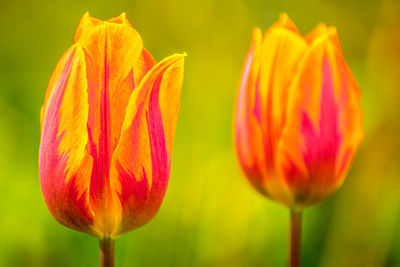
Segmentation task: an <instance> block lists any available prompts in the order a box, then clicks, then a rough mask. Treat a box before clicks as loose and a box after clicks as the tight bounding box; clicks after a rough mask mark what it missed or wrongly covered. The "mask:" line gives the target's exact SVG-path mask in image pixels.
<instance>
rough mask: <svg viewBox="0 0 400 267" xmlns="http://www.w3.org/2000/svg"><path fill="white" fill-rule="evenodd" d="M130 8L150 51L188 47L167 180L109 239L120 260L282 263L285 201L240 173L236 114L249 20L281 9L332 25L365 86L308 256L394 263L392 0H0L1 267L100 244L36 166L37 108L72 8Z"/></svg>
mask: <svg viewBox="0 0 400 267" xmlns="http://www.w3.org/2000/svg"><path fill="white" fill-rule="evenodd" d="M86 11H90V13H91V15H93V16H95V17H98V18H101V19H108V18H111V17H114V16H117V15H119V14H120V13H121V12H123V11H125V12H126V13H127V16H128V18H129V19H130V21H131V22H132V24H133V25H134V27H135V28H136V29H137V30H138V31H139V33H140V34H141V36H142V38H143V40H144V44H145V46H146V47H147V48H148V49H149V50H150V51H151V53H152V54H153V56H154V57H155V58H156V59H157V60H161V59H162V58H164V57H165V56H167V55H170V54H172V53H175V52H183V51H185V52H187V53H188V56H187V58H186V66H185V80H184V88H183V94H182V101H181V110H180V116H179V120H178V126H177V132H176V139H175V144H174V153H173V162H172V172H171V177H170V183H169V188H168V191H167V194H166V197H165V200H164V203H163V205H162V207H161V209H160V211H159V213H158V215H157V216H156V217H155V218H154V220H152V221H151V222H150V223H149V224H147V225H146V226H144V227H142V228H140V229H138V230H136V231H133V232H131V233H128V234H126V235H124V236H122V237H121V238H119V239H118V240H117V242H116V266H121V267H122V266H141V267H146V266H151V267H157V266H163V267H167V266H184V267H186V266H218V267H220V266H232V267H234V266H246V267H247V266H255V267H257V266H272V267H275V266H276V267H279V266H286V264H287V245H288V244H287V243H288V210H287V209H286V208H284V207H283V206H281V205H279V204H276V203H274V202H272V201H270V200H267V199H265V198H263V197H262V196H261V195H259V194H258V193H256V191H255V190H253V188H251V187H250V186H249V185H248V183H247V182H246V180H245V179H244V177H243V175H242V173H241V170H240V168H239V166H238V164H237V161H236V158H235V154H234V149H233V142H232V140H233V138H232V114H233V105H234V99H235V94H236V89H237V85H238V81H239V75H240V71H241V68H242V63H243V60H244V57H245V54H246V53H247V49H248V47H249V43H250V39H251V32H252V29H253V28H254V27H255V26H257V25H259V26H261V27H262V28H263V30H265V29H266V28H267V27H269V26H270V25H271V24H272V23H273V22H274V21H275V20H276V19H277V18H278V15H279V13H280V12H283V11H285V12H287V13H288V14H289V16H291V18H292V19H293V20H294V21H295V22H296V24H297V25H298V27H299V29H300V31H301V32H302V33H303V34H305V33H307V32H308V31H310V30H311V29H312V28H313V27H314V26H315V25H316V24H317V23H319V22H325V23H327V24H328V25H335V26H337V28H338V32H339V37H340V39H341V44H342V47H343V53H344V56H345V59H346V61H347V63H348V65H349V66H350V68H351V69H352V71H353V73H354V75H355V77H356V79H357V81H358V82H359V85H360V87H361V90H362V95H363V96H362V107H363V111H364V126H365V138H364V140H363V142H362V144H361V147H360V149H359V152H358V155H357V157H356V159H355V162H354V164H353V168H352V169H351V171H350V173H349V175H348V178H347V180H346V182H345V183H344V185H343V187H342V188H341V189H340V190H339V191H338V192H336V193H335V194H333V195H332V196H331V197H329V198H328V199H327V200H326V201H324V202H323V203H321V204H319V205H317V206H315V207H312V208H309V209H308V210H306V212H305V214H304V228H303V234H304V235H303V236H304V240H303V255H302V257H303V262H304V266H322V267H338V266H340V267H358V266H360V267H369V266H371V267H375V266H400V227H399V226H400V214H399V211H400V175H399V172H400V165H399V157H400V156H399V154H400V153H399V151H400V140H399V133H400V127H399V116H400V105H399V99H400V90H399V89H400V86H399V84H400V2H399V1H398V0H382V1H379V0H375V1H373V0H370V1H367V0H355V1H347V0H321V1H320V0H303V1H297V2H294V1H288V0H282V1H278V0H276V1H266V0H220V1H217V0H202V1H188V0H164V1H156V0H137V1H126V0H115V1H104V0H96V1H95V0H92V1H81V0H69V1H60V2H59V1H51V0H37V1H29V0H24V1H18V0H16V1H5V0H1V1H0V266H26V267H28V266H51V267H62V266H85V267H86V266H98V264H99V260H98V243H97V240H96V239H95V238H93V237H90V236H88V235H85V234H82V233H78V232H75V231H72V230H69V229H67V228H65V227H64V226H61V225H60V224H58V223H57V222H56V221H55V220H54V219H53V218H52V216H51V215H50V213H49V212H48V210H47V208H46V206H45V203H44V201H43V198H42V194H41V190H40V184H39V177H38V148H39V139H40V129H39V109H40V106H41V104H42V102H43V99H44V94H45V89H46V86H47V82H48V80H49V78H50V74H51V72H52V70H53V68H54V67H55V64H56V62H57V61H58V59H59V57H60V56H61V54H62V53H63V52H64V51H65V50H66V49H67V48H68V47H69V46H70V45H71V44H72V38H73V33H74V30H75V27H76V26H77V24H78V21H79V19H80V17H81V16H82V15H83V14H84V13H85V12H86Z"/></svg>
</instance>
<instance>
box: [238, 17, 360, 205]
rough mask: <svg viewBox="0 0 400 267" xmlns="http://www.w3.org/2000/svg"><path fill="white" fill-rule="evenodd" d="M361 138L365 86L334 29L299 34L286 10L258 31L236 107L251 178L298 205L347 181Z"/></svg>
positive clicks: (245, 163) (322, 27) (241, 147)
mask: <svg viewBox="0 0 400 267" xmlns="http://www.w3.org/2000/svg"><path fill="white" fill-rule="evenodd" d="M362 137H363V129H362V113H361V108H360V91H359V88H358V86H357V83H356V81H355V79H354V77H353V75H352V74H351V72H350V70H349V68H348V66H347V65H346V63H345V61H344V59H343V55H342V51H341V47H340V44H339V40H338V37H337V32H336V29H335V28H334V27H327V26H325V25H323V24H321V25H319V26H317V27H316V28H315V29H314V30H313V31H312V32H311V33H309V34H308V35H306V36H305V37H302V36H301V34H300V33H299V31H298V30H297V28H296V26H295V24H294V23H293V22H292V21H291V20H290V18H289V17H288V16H287V15H286V14H283V15H281V17H280V19H279V21H278V22H276V23H275V24H274V25H273V26H272V27H271V28H270V29H268V31H267V32H266V33H265V34H264V36H262V33H261V30H260V29H258V28H257V29H255V30H254V33H253V40H252V43H251V47H250V51H249V53H248V56H247V59H246V61H245V65H244V70H243V73H242V78H241V83H240V87H239V91H238V96H237V104H236V112H235V141H236V151H237V154H238V158H239V162H240V164H241V166H242V168H243V170H244V172H245V174H246V176H247V178H248V180H249V181H250V182H251V184H252V185H253V186H254V187H255V188H256V189H257V190H258V191H260V192H261V193H262V194H264V195H266V196H268V197H270V198H272V199H274V200H277V201H279V202H281V203H283V204H285V205H287V206H288V207H290V208H292V209H294V210H301V209H303V208H304V207H307V206H309V205H312V204H315V203H317V202H319V201H321V200H322V199H324V198H325V197H326V196H327V195H329V194H330V193H331V192H332V191H334V190H335V189H337V188H338V187H339V186H340V185H341V184H342V182H343V180H344V178H345V176H346V173H347V171H348V169H349V166H350V163H351V162H352V160H353V158H354V154H355V152H356V150H357V147H358V145H359V143H360V141H361V139H362Z"/></svg>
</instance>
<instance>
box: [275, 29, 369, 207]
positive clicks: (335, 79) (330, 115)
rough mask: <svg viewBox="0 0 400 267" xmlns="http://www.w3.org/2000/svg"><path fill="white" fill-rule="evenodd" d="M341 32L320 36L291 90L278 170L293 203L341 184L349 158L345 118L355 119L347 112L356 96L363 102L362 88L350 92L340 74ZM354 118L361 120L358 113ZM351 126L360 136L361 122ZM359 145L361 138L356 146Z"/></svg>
mask: <svg viewBox="0 0 400 267" xmlns="http://www.w3.org/2000/svg"><path fill="white" fill-rule="evenodd" d="M335 34H336V33H335V31H332V30H328V29H327V30H326V31H325V34H320V35H319V37H318V38H316V39H315V40H314V42H313V43H312V45H311V48H310V49H309V51H308V53H307V54H306V56H305V57H304V60H303V62H302V63H301V66H300V71H299V74H298V76H297V77H296V79H295V80H294V82H293V85H292V87H291V89H290V99H289V106H288V118H287V123H286V126H285V129H284V131H283V134H282V138H281V140H280V142H279V147H278V151H277V154H278V157H277V169H278V171H279V173H280V175H281V176H282V177H284V179H285V180H286V182H287V183H288V185H289V187H290V188H291V190H292V191H293V195H294V197H293V200H292V201H293V203H295V204H296V205H297V206H299V207H305V206H308V205H311V204H314V203H316V202H319V201H320V200H321V199H323V198H324V197H325V196H326V195H328V194H329V193H331V192H332V191H333V190H335V189H336V188H337V187H338V186H339V185H340V183H341V181H340V180H339V179H338V177H337V171H335V170H336V169H337V167H336V165H337V162H338V158H339V157H340V154H343V152H340V151H341V150H342V148H343V141H344V140H343V138H344V128H343V126H344V125H343V122H342V121H343V120H344V119H345V116H348V118H351V117H352V116H349V113H346V115H345V114H344V113H343V111H344V108H345V107H346V106H348V104H349V102H348V100H349V99H350V98H351V99H352V101H353V105H354V104H355V102H357V101H356V99H357V100H358V103H359V99H358V97H359V95H358V94H355V93H356V91H357V90H355V89H357V87H356V88H351V90H349V88H348V87H349V84H348V83H347V82H346V79H347V78H349V77H347V78H346V77H345V76H343V72H338V71H337V70H338V69H339V68H338V60H337V59H338V58H339V59H342V55H341V50H340V47H337V46H336V45H337V44H338V43H336V42H332V40H331V38H332V36H333V35H335ZM340 62H341V64H342V63H343V62H344V61H343V60H340ZM351 86H354V84H353V85H351ZM350 95H351V96H350ZM358 108H359V107H358ZM352 110H353V111H354V110H355V109H354V108H353V109H352ZM359 110H360V109H359ZM353 119H354V120H360V118H359V116H358V115H356V116H355V117H353ZM353 119H350V120H353ZM347 120H349V119H347ZM360 122H361V120H360ZM347 124H348V125H347V126H346V127H351V128H354V126H353V125H357V128H359V129H357V131H355V132H354V133H353V134H350V136H353V135H354V134H356V135H357V136H358V137H359V132H360V131H362V130H361V129H362V126H361V124H360V123H359V122H356V123H355V124H354V123H353V122H349V121H347ZM346 138H347V137H346ZM359 141H361V139H360V138H357V142H356V143H357V144H354V143H353V144H352V145H353V147H357V146H358V143H359ZM346 151H347V149H346ZM354 151H355V150H354ZM347 153H350V152H347ZM344 154H346V152H345V153H344ZM342 157H346V158H347V157H348V156H344V155H343V156H342Z"/></svg>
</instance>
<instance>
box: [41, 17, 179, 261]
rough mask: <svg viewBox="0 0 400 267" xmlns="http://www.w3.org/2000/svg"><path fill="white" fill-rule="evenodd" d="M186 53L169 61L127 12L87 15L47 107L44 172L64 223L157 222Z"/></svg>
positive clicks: (107, 241)
mask: <svg viewBox="0 0 400 267" xmlns="http://www.w3.org/2000/svg"><path fill="white" fill-rule="evenodd" d="M183 62H184V55H181V54H175V55H172V56H170V57H167V58H165V59H164V60H162V61H161V62H159V63H156V61H155V60H154V59H153V57H152V56H151V54H150V53H149V52H148V51H147V50H146V49H145V48H144V47H143V43H142V39H141V37H140V35H139V33H138V32H137V31H136V30H135V29H134V28H133V27H132V25H131V24H130V23H129V21H128V20H127V18H126V15H125V14H124V13H123V14H121V15H120V16H118V17H116V18H112V19H110V20H107V21H101V20H99V19H96V18H93V17H91V16H89V14H88V13H86V14H85V15H84V16H83V17H82V19H81V21H80V23H79V25H78V28H77V30H76V33H75V37H74V44H73V45H72V46H71V47H70V48H69V49H68V50H67V51H66V52H65V53H64V54H63V56H62V57H61V59H60V60H59V62H58V64H57V66H56V68H55V70H54V72H53V74H52V76H51V79H50V82H49V85H48V88H47V92H46V96H45V100H44V104H43V106H42V109H41V142H40V151H39V174H40V181H41V188H42V192H43V196H44V200H45V202H46V204H47V207H48V209H49V210H50V212H51V214H52V215H53V216H54V218H55V219H56V220H57V221H58V222H60V223H61V224H63V225H65V226H67V227H69V228H72V229H74V230H77V231H81V232H85V233H88V234H90V235H93V236H95V237H97V238H99V239H100V247H101V249H102V250H101V256H102V260H101V262H102V266H112V264H113V255H112V252H113V244H114V243H113V240H114V239H115V238H117V237H118V236H120V235H121V234H123V233H125V232H128V231H131V230H133V229H135V228H138V227H140V226H142V225H144V224H146V223H147V222H149V221H150V220H151V219H152V218H153V217H154V216H155V214H156V213H157V211H158V209H159V207H160V205H161V202H162V200H163V198H164V195H165V192H166V189H167V184H168V179H169V173H170V165H171V152H172V144H173V139H174V134H175V126H176V122H177V116H178V109H179V101H180V92H181V87H182V81H183Z"/></svg>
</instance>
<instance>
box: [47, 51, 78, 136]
mask: <svg viewBox="0 0 400 267" xmlns="http://www.w3.org/2000/svg"><path fill="white" fill-rule="evenodd" d="M74 52H75V46H72V47H70V48H69V49H68V50H67V51H65V53H64V54H63V55H62V56H61V58H60V60H59V61H58V62H57V65H56V68H55V69H54V71H53V73H52V74H51V77H50V81H49V84H48V85H47V91H46V95H45V98H44V103H43V106H42V107H41V109H40V129H41V130H42V129H43V121H44V117H45V116H46V112H47V105H48V103H49V99H50V96H51V95H52V93H53V90H54V88H56V87H57V83H58V79H59V77H60V75H61V73H62V72H63V71H64V72H65V65H66V64H67V62H68V60H70V59H71V55H73V53H74Z"/></svg>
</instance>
